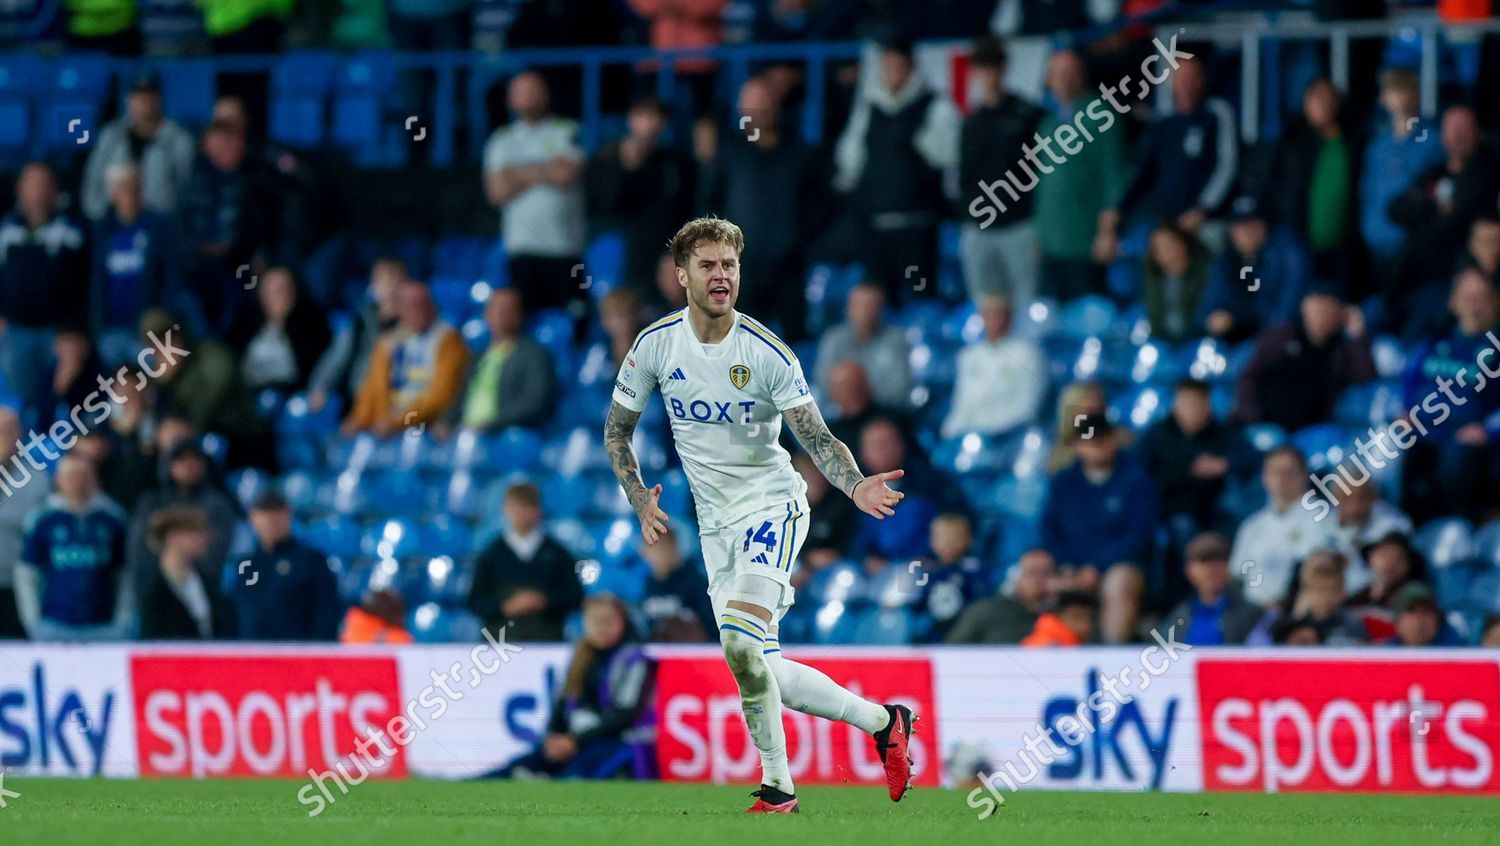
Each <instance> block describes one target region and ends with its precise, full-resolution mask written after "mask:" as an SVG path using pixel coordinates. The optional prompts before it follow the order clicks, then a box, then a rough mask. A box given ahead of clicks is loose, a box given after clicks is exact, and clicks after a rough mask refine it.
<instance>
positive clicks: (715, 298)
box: [677, 241, 740, 317]
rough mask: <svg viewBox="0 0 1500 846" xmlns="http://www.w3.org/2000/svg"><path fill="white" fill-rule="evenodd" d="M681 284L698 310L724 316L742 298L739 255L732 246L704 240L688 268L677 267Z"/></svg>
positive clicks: (715, 315)
mask: <svg viewBox="0 0 1500 846" xmlns="http://www.w3.org/2000/svg"><path fill="white" fill-rule="evenodd" d="M677 282H678V283H679V284H681V285H682V287H683V288H684V289H685V290H686V291H687V298H688V304H689V305H691V306H692V307H693V308H694V309H696V310H698V311H700V312H703V313H704V314H707V315H708V316H709V317H723V316H725V315H727V314H729V312H730V311H731V310H732V309H733V308H734V304H735V302H736V301H737V300H739V298H740V255H739V252H738V251H737V250H735V248H734V247H731V246H729V245H728V244H719V243H716V242H713V241H704V242H702V243H700V244H699V245H698V246H697V247H696V248H694V250H693V254H692V256H690V257H689V258H688V262H687V267H679V268H677Z"/></svg>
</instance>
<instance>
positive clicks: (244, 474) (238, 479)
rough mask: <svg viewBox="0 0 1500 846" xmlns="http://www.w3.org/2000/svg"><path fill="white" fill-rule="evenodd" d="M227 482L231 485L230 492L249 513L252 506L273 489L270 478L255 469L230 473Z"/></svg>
mask: <svg viewBox="0 0 1500 846" xmlns="http://www.w3.org/2000/svg"><path fill="white" fill-rule="evenodd" d="M225 481H226V482H227V483H228V485H229V492H230V493H232V494H234V498H235V500H237V501H238V502H239V504H240V507H241V508H243V509H245V510H247V511H248V510H249V509H250V504H251V503H253V502H255V500H256V499H257V498H258V497H259V496H260V495H261V494H262V493H264V492H265V491H266V490H267V489H268V488H270V487H271V478H270V476H269V475H267V474H266V473H265V472H264V471H261V470H256V469H254V468H247V469H244V470H236V471H234V472H233V473H230V474H229V477H228V479H226V480H225Z"/></svg>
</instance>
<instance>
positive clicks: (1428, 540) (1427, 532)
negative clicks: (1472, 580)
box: [1412, 517, 1474, 569]
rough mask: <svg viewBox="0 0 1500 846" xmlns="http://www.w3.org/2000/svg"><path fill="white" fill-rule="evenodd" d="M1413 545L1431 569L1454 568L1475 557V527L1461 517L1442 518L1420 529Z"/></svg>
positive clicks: (1413, 538)
mask: <svg viewBox="0 0 1500 846" xmlns="http://www.w3.org/2000/svg"><path fill="white" fill-rule="evenodd" d="M1412 545H1413V546H1415V547H1416V548H1417V551H1419V552H1421V553H1422V557H1424V558H1426V559H1427V563H1428V565H1430V566H1431V567H1433V568H1435V569H1443V568H1445V567H1452V566H1454V565H1456V564H1462V563H1464V562H1466V561H1468V560H1469V559H1470V558H1472V557H1473V556H1474V527H1473V526H1472V525H1470V524H1469V521H1467V520H1465V519H1463V518H1461V517H1440V518H1438V519H1436V520H1433V521H1431V522H1429V523H1427V524H1426V525H1424V526H1422V527H1421V528H1420V529H1418V530H1417V533H1416V535H1414V536H1413V537H1412Z"/></svg>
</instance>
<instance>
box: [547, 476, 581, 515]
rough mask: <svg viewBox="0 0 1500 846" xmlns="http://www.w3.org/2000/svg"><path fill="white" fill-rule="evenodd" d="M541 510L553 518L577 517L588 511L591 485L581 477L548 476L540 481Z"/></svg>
mask: <svg viewBox="0 0 1500 846" xmlns="http://www.w3.org/2000/svg"><path fill="white" fill-rule="evenodd" d="M541 487H542V509H543V510H544V511H546V513H548V514H550V515H552V516H555V517H577V516H579V515H581V514H585V513H587V512H588V511H589V505H590V503H591V501H592V499H593V485H592V484H591V483H590V482H589V480H588V479H586V478H584V477H582V476H548V477H547V478H546V479H544V480H543V481H542V485H541Z"/></svg>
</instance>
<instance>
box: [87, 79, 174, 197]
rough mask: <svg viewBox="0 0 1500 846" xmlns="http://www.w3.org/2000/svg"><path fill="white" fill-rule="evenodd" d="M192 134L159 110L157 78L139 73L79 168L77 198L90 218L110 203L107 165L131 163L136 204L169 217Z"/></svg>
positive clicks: (99, 132)
mask: <svg viewBox="0 0 1500 846" xmlns="http://www.w3.org/2000/svg"><path fill="white" fill-rule="evenodd" d="M195 146H196V145H195V144H194V143H193V136H192V133H190V132H188V131H187V130H186V129H183V128H182V126H180V125H179V124H178V123H177V122H175V121H173V120H172V119H171V118H168V117H166V116H165V115H164V114H162V107H161V81H160V80H159V79H158V78H157V76H156V75H155V74H153V73H142V74H140V75H138V76H136V77H135V78H134V79H133V80H132V81H131V83H130V92H129V93H128V94H126V95H125V114H124V115H121V116H120V117H119V118H117V119H115V120H113V121H111V122H110V123H108V124H106V125H105V126H104V128H103V129H100V130H99V131H98V133H97V134H96V135H95V139H94V151H93V152H92V153H90V154H89V159H88V164H86V165H85V166H84V169H83V186H82V191H81V201H82V205H83V213H84V214H85V215H86V216H87V217H88V218H89V219H90V220H96V221H97V220H101V219H103V218H104V216H105V213H106V212H108V211H109V207H110V190H109V181H108V175H109V171H110V168H112V167H116V166H118V165H134V166H135V167H136V168H137V170H138V171H139V174H140V193H141V203H142V205H143V206H144V207H145V208H146V210H147V211H152V212H156V213H158V214H163V215H171V214H172V213H174V212H175V211H176V210H177V198H178V195H179V194H180V193H181V191H182V188H183V186H184V185H186V184H187V180H188V175H189V174H191V173H192V170H193V153H194V148H195Z"/></svg>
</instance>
